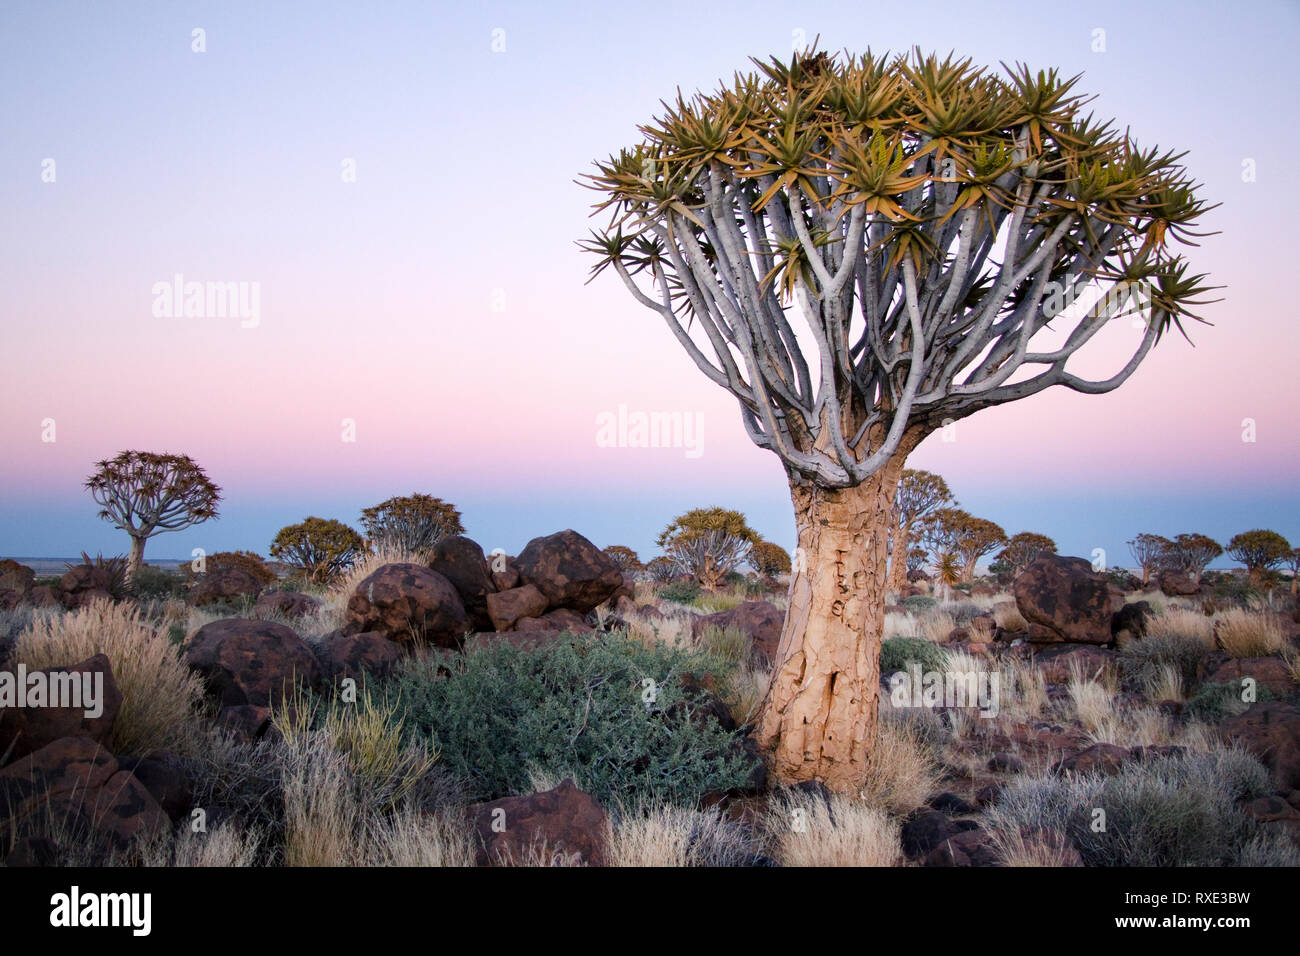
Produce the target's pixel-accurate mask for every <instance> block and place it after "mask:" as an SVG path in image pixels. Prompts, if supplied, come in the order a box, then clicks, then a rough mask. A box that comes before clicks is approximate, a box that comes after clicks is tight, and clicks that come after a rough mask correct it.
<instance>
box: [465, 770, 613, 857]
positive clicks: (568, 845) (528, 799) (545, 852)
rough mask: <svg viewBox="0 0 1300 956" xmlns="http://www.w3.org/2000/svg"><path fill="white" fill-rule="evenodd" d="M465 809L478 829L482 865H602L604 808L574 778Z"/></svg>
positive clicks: (605, 830)
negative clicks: (528, 863)
mask: <svg viewBox="0 0 1300 956" xmlns="http://www.w3.org/2000/svg"><path fill="white" fill-rule="evenodd" d="M469 813H470V819H471V820H472V821H473V823H474V829H475V830H476V831H477V832H478V838H479V847H478V863H479V865H480V866H491V865H499V864H503V863H504V864H514V865H520V864H524V863H526V862H537V863H543V864H544V865H552V866H556V865H558V866H564V865H573V864H584V863H585V864H586V865H588V866H604V865H605V863H606V859H607V856H608V852H609V849H608V845H607V842H606V839H607V834H608V828H609V825H608V821H607V818H606V816H605V811H604V809H602V807H601V805H600V804H599V803H597V802H596V799H595V798H594V797H592V796H590V795H589V794H586V793H583V792H582V791H581V790H579V789H578V788H577V787H576V786H575V785H574V783H573V781H572V780H565V781H564V782H563V783H561V784H560V785H559V786H558V787H556V788H555V789H553V790H546V791H543V792H541V793H533V794H529V795H528V796H523V797H503V798H502V799H500V800H493V801H491V802H489V803H476V804H474V805H473V806H471V807H470V808H469Z"/></svg>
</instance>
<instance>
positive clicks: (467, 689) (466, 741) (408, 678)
mask: <svg viewBox="0 0 1300 956" xmlns="http://www.w3.org/2000/svg"><path fill="white" fill-rule="evenodd" d="M706 674H712V675H714V677H715V680H721V679H722V678H721V677H719V675H724V676H725V674H726V669H725V665H723V664H722V662H720V661H718V660H716V659H714V658H712V657H710V656H709V655H706V654H702V653H700V652H698V651H686V650H681V649H677V648H671V647H667V646H665V645H654V646H646V645H645V644H643V643H641V642H639V641H636V640H635V639H633V638H629V637H627V636H626V635H624V634H622V633H614V634H609V635H603V636H601V637H595V638H592V637H575V638H571V639H570V638H565V639H562V640H557V641H554V642H552V643H550V644H547V645H543V646H540V647H535V648H519V647H515V646H513V645H511V644H509V643H507V642H504V641H502V642H498V643H494V644H490V645H488V646H486V647H478V648H472V649H470V650H468V651H467V652H465V653H463V654H458V653H451V652H446V651H437V652H434V653H432V654H430V655H429V656H428V657H427V658H424V659H421V660H413V661H410V662H408V663H407V664H406V665H405V667H404V668H403V669H402V670H401V671H399V673H398V674H396V675H395V676H394V677H393V678H391V679H390V680H389V682H388V686H387V688H386V690H387V692H388V693H389V696H390V699H394V700H397V701H399V702H400V708H399V709H400V713H401V716H402V719H403V721H404V726H403V734H404V735H409V736H412V737H414V738H417V739H420V740H428V739H429V737H430V735H432V737H433V739H434V741H435V744H436V746H437V748H438V753H439V755H440V759H441V761H443V762H445V763H446V764H447V766H448V767H449V768H451V769H452V770H454V771H456V772H457V773H458V774H460V775H461V776H463V777H464V778H465V779H466V780H467V782H468V786H469V788H470V790H471V794H470V795H471V796H472V797H473V798H475V799H480V800H482V799H494V798H497V797H501V796H505V795H507V794H513V793H521V792H528V786H529V777H530V774H536V773H538V772H540V773H542V774H546V775H549V776H552V777H555V778H556V779H562V778H563V777H565V776H572V777H573V778H574V779H575V781H576V782H577V783H578V785H579V786H581V787H582V788H583V789H584V790H586V791H587V792H588V793H590V794H592V795H593V796H594V797H596V799H598V800H601V801H602V802H607V801H612V800H621V801H624V802H626V803H629V804H631V803H634V802H636V801H639V800H667V801H670V802H674V803H685V804H691V803H694V802H695V801H696V800H697V799H698V798H699V797H700V796H701V795H703V794H704V793H706V792H708V791H710V790H727V789H731V788H733V787H737V786H740V785H741V784H743V783H744V782H745V780H746V778H747V777H748V776H749V773H750V772H751V770H752V767H751V765H750V763H749V761H748V759H747V758H746V756H745V755H744V753H743V752H742V751H741V750H740V748H739V746H738V743H739V742H738V735H737V734H736V733H735V732H729V731H727V730H724V729H723V727H722V726H721V725H720V724H719V723H718V719H717V717H715V716H714V714H713V713H712V712H710V711H709V710H708V709H707V706H708V704H710V703H712V702H711V701H708V700H706V699H705V697H704V692H703V691H701V690H698V689H695V688H698V686H699V685H698V683H697V681H699V680H702V679H703V678H704V677H705V675H706ZM688 678H694V679H693V680H691V679H688Z"/></svg>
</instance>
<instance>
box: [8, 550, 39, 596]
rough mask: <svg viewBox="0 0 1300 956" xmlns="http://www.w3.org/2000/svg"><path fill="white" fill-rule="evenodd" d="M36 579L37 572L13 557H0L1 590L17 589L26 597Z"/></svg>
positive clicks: (19, 593) (20, 594)
mask: <svg viewBox="0 0 1300 956" xmlns="http://www.w3.org/2000/svg"><path fill="white" fill-rule="evenodd" d="M35 580H36V572H35V571H34V570H33V569H32V568H29V567H28V566H27V565H25V564H20V563H19V562H17V561H15V560H13V559H12V558H0V591H16V592H17V593H18V595H19V596H20V597H25V596H26V595H27V593H28V592H29V591H31V589H32V582H33V581H35Z"/></svg>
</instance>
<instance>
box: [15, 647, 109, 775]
mask: <svg viewBox="0 0 1300 956" xmlns="http://www.w3.org/2000/svg"><path fill="white" fill-rule="evenodd" d="M37 675H39V676H37ZM7 676H13V677H15V678H16V676H17V675H16V674H14V675H0V683H2V682H4V681H5V677H7ZM24 676H25V678H26V680H25V684H26V687H27V695H26V696H27V702H26V704H25V706H22V707H18V706H13V707H6V706H2V704H3V697H0V754H3V753H5V752H6V751H8V752H9V755H10V758H11V759H15V758H18V757H25V756H27V755H28V754H29V753H32V752H33V751H36V750H40V749H41V748H42V747H44V746H46V745H47V744H52V743H54V741H56V740H61V739H63V738H65V737H89V738H90V739H91V740H93V741H95V742H96V743H99V744H104V745H105V746H107V744H108V742H109V738H110V737H111V736H112V733H113V724H114V723H115V722H116V720H117V715H118V712H119V711H120V710H121V709H122V692H121V691H120V690H118V687H117V681H115V680H114V679H113V667H112V665H111V664H110V663H109V660H108V658H107V657H106V656H104V655H103V654H96V655H95V656H94V657H91V658H89V659H87V660H84V661H82V662H81V663H79V664H72V665H70V666H68V667H50V668H47V669H45V670H34V671H29V672H26V673H25V675H24ZM36 688H41V689H42V690H41V696H40V698H39V699H34V698H33V697H32V696H31V694H32V691H33V690H34V689H36ZM13 689H14V690H15V691H16V690H17V686H16V681H15V684H14V686H13Z"/></svg>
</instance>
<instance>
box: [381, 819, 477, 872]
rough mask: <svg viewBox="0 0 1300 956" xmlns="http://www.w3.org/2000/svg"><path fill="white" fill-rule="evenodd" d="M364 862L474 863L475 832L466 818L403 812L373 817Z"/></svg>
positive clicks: (403, 864) (422, 864) (410, 864)
mask: <svg viewBox="0 0 1300 956" xmlns="http://www.w3.org/2000/svg"><path fill="white" fill-rule="evenodd" d="M368 833H369V840H368V846H367V848H366V853H365V858H364V865H366V866H402V867H408V866H419V867H427V866H439V867H461V866H473V865H474V856H475V854H474V831H473V828H472V827H470V825H469V824H468V822H467V821H465V820H462V819H457V818H455V817H451V816H448V815H445V814H428V813H419V812H416V811H402V812H401V813H397V814H394V815H393V816H392V817H382V818H377V819H374V820H372V822H371V825H370V827H369V831H368Z"/></svg>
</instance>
